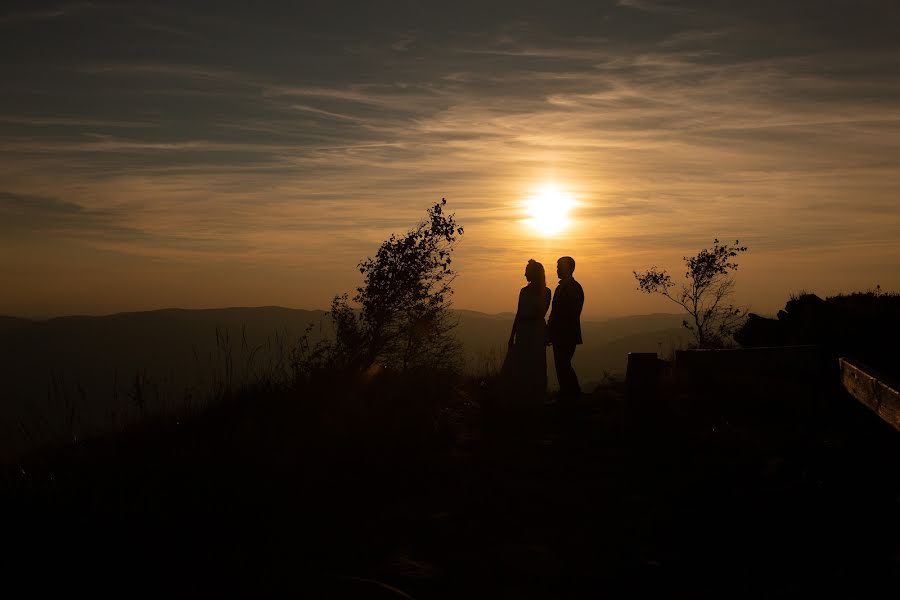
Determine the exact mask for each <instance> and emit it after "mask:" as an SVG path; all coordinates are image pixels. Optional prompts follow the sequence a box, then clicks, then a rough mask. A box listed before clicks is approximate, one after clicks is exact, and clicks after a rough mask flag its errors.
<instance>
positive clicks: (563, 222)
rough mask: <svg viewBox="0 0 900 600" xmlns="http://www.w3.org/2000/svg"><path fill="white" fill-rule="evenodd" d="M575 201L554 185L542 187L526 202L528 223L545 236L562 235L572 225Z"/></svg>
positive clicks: (549, 184)
mask: <svg viewBox="0 0 900 600" xmlns="http://www.w3.org/2000/svg"><path fill="white" fill-rule="evenodd" d="M574 205H575V201H574V199H573V198H572V197H571V196H569V195H568V194H567V193H566V192H564V191H562V190H560V189H559V188H558V187H557V186H555V185H554V184H552V183H548V184H545V185H542V186H541V187H540V188H538V189H537V190H535V191H534V193H533V194H531V195H530V196H529V197H528V199H527V200H526V201H525V211H526V213H527V215H528V219H527V221H526V222H527V223H528V225H529V227H531V228H532V229H533V230H534V231H536V232H537V233H539V234H540V235H543V236H554V235H560V234H562V233H563V232H564V231H565V230H566V229H567V228H568V227H569V225H570V224H571V220H570V218H569V212H570V211H571V210H572V208H573V207H574Z"/></svg>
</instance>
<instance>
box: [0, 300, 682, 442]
mask: <svg viewBox="0 0 900 600" xmlns="http://www.w3.org/2000/svg"><path fill="white" fill-rule="evenodd" d="M457 316H458V317H459V327H458V329H457V335H458V337H459V339H460V340H461V342H462V343H463V348H464V351H465V358H466V365H467V369H468V370H469V371H470V372H472V373H475V374H479V373H482V372H485V371H490V370H493V369H498V368H499V367H500V365H501V364H502V361H503V356H504V354H505V351H506V341H507V339H508V338H509V331H510V327H511V325H512V319H513V315H512V314H511V313H501V314H494V315H489V314H484V313H479V312H477V311H469V310H464V311H458V312H457ZM680 323H681V316H680V315H668V314H653V315H641V316H633V317H625V318H620V319H611V320H606V321H596V322H592V321H586V322H584V323H583V332H584V339H585V344H584V346H582V347H581V348H580V349H579V350H578V352H577V353H576V357H575V361H574V364H575V366H576V369H577V370H578V373H579V375H580V377H581V379H582V382H583V384H584V387H585V388H586V389H591V386H593V385H594V384H595V383H596V382H598V381H599V380H600V379H601V378H602V377H603V375H604V373H607V372H608V373H612V374H619V375H621V374H623V373H624V370H625V365H626V355H627V353H628V352H654V351H661V352H662V353H663V354H664V355H665V354H667V353H669V352H671V349H672V348H673V347H680V346H682V345H684V343H685V342H686V336H685V331H684V330H683V329H680V328H679V326H680ZM309 326H311V330H310V339H311V341H313V342H315V341H316V340H318V339H319V338H320V336H329V335H331V334H332V333H331V332H332V330H331V324H330V321H329V320H328V317H327V314H326V312H325V311H322V310H312V311H310V310H298V309H289V308H282V307H275V306H268V307H258V308H222V309H207V310H182V309H165V310H155V311H147V312H133V313H120V314H114V315H108V316H101V317H89V316H73V317H60V318H54V319H48V320H42V321H37V320H36V321H29V320H26V319H18V318H12V317H0V377H2V380H3V382H4V383H3V386H2V388H0V390H2V391H0V436H7V437H20V438H22V439H38V438H47V437H59V435H60V432H66V431H70V430H72V429H73V428H74V429H80V430H82V431H87V430H91V429H93V426H92V425H91V424H94V423H100V424H104V426H108V425H109V424H114V425H115V424H123V423H127V422H130V421H132V420H133V419H140V418H143V417H144V416H145V415H146V414H148V413H152V412H155V411H162V412H170V411H171V410H172V408H183V407H184V406H186V405H188V406H196V405H197V404H199V403H202V402H203V401H204V399H205V398H206V397H207V396H208V394H209V392H210V391H212V390H214V389H216V388H221V387H222V386H225V385H227V384H228V383H229V382H230V383H232V384H234V385H235V386H238V385H240V384H241V383H243V382H245V381H253V380H254V378H255V374H257V373H259V372H262V371H266V370H271V368H272V367H273V366H277V365H279V361H280V365H281V367H286V365H287V363H286V360H287V358H288V356H289V353H290V350H291V348H293V347H294V346H295V344H296V343H297V340H298V339H300V337H301V336H302V335H303V333H304V332H305V331H306V329H307V327H309ZM550 357H551V353H550V352H549V351H548V367H549V377H550V384H551V386H553V385H555V376H554V373H553V368H552V359H551V358H550ZM283 370H284V369H283ZM79 424H80V425H81V426H80V427H79ZM29 427H39V428H40V431H37V432H35V431H30V430H28V431H24V430H23V428H24V429H28V428H29Z"/></svg>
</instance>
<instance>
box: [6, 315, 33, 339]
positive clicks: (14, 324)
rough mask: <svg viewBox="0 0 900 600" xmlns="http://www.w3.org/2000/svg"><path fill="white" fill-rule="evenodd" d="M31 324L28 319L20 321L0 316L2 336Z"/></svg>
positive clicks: (16, 318)
mask: <svg viewBox="0 0 900 600" xmlns="http://www.w3.org/2000/svg"><path fill="white" fill-rule="evenodd" d="M29 323H31V321H29V320H28V319H20V318H19V317H4V316H0V335H2V334H3V333H5V332H7V331H11V330H13V329H18V328H20V327H24V326H25V325H28V324H29Z"/></svg>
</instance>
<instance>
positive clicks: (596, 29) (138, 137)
mask: <svg viewBox="0 0 900 600" xmlns="http://www.w3.org/2000/svg"><path fill="white" fill-rule="evenodd" d="M681 6H682V7H683V10H682V9H677V7H676V6H674V5H672V4H670V3H662V2H650V1H640V2H639V1H636V0H631V1H628V2H619V3H618V7H615V6H611V5H609V4H605V5H604V4H602V3H598V5H597V7H596V8H595V7H593V6H590V7H587V8H584V9H583V10H584V11H589V12H587V13H586V14H587V16H585V17H583V20H584V21H585V22H584V23H582V22H580V21H579V20H578V19H576V18H575V17H572V18H571V19H565V18H563V17H559V16H556V15H554V19H557V20H553V19H550V18H547V19H536V18H531V19H529V18H522V19H521V20H518V21H516V23H514V24H512V25H510V24H509V23H506V22H499V21H498V22H493V21H492V22H477V23H476V25H474V26H470V25H468V22H466V23H465V25H466V26H467V27H470V29H458V30H457V29H453V30H452V33H447V31H449V30H451V29H450V28H445V27H440V28H438V27H436V28H435V29H434V31H421V30H418V29H417V28H416V27H412V26H410V24H409V23H405V22H399V23H396V24H394V23H393V22H381V23H379V24H378V27H375V26H371V27H370V24H369V23H365V22H363V21H360V22H359V23H356V22H355V21H353V18H355V17H354V16H353V15H351V16H350V17H348V19H350V22H349V24H347V23H343V22H342V24H341V25H340V27H342V28H346V29H340V30H336V31H333V32H332V31H317V32H315V33H316V35H317V36H318V37H316V38H315V39H314V40H313V38H312V33H311V32H308V31H306V30H303V29H302V26H303V25H302V23H303V21H301V20H300V19H299V18H297V17H296V15H294V14H293V13H292V12H290V11H288V12H287V13H286V14H284V15H283V19H282V20H283V21H284V22H277V23H276V22H274V21H271V20H264V22H263V23H262V24H256V25H254V26H253V27H249V26H248V27H244V26H243V25H244V21H245V20H247V19H250V18H256V17H253V16H252V15H248V14H244V13H240V14H232V13H231V12H229V11H233V10H239V9H237V8H232V9H229V10H226V11H224V13H223V14H222V15H218V16H216V17H215V18H214V19H213V18H211V21H210V23H207V24H206V25H204V23H203V21H202V15H194V14H192V15H190V19H188V18H187V16H185V17H184V18H183V19H179V15H178V12H177V10H176V11H175V12H174V13H169V12H166V13H165V14H162V15H161V14H159V13H154V14H152V15H149V16H147V17H146V19H145V20H147V22H161V23H165V24H166V26H167V27H168V26H171V27H172V28H173V32H172V35H171V36H169V37H171V38H172V44H173V45H172V46H171V48H170V47H167V46H160V47H156V46H153V47H152V48H151V46H147V48H151V49H147V50H146V51H142V52H141V53H132V54H128V53H125V52H123V53H122V56H121V57H119V56H113V55H112V53H110V52H97V51H95V52H85V55H84V56H83V57H81V58H82V60H69V61H68V62H66V63H65V64H66V65H67V66H66V68H56V67H54V68H53V69H50V68H49V67H48V65H46V64H42V63H41V61H42V60H44V59H43V58H41V56H39V55H35V57H33V59H32V63H33V64H32V63H29V65H31V66H33V67H34V68H30V70H22V71H21V72H17V73H16V74H14V76H13V77H12V78H11V80H10V84H11V85H10V88H9V89H11V90H17V91H15V92H14V93H13V94H12V95H7V96H6V97H5V98H4V99H3V101H2V102H0V111H2V112H0V115H4V116H0V133H2V139H0V155H2V157H3V161H2V162H3V164H2V166H0V176H2V177H3V180H4V183H5V185H6V189H7V190H8V193H9V194H12V195H13V196H11V197H16V198H64V199H66V200H65V202H67V203H71V206H70V205H69V204H66V205H65V206H67V207H69V208H64V209H63V208H58V207H57V208H56V209H52V210H51V209H49V208H48V209H47V211H48V212H47V213H46V214H45V213H39V212H34V213H29V214H32V215H33V216H32V217H29V219H30V221H29V222H30V223H31V225H30V226H29V227H37V226H38V224H39V223H40V221H41V220H42V219H45V220H46V223H48V224H53V226H54V227H56V226H57V225H58V224H61V223H63V222H70V223H71V224H72V225H73V227H74V228H75V229H77V230H79V231H80V234H79V235H78V236H77V239H78V240H79V243H80V244H83V245H84V246H85V247H90V248H92V249H93V250H96V251H101V250H102V252H104V253H106V254H108V255H110V256H117V255H121V256H131V257H134V256H140V257H142V259H147V260H151V259H152V260H158V261H161V264H175V263H176V262H178V261H182V262H183V263H184V264H195V265H198V268H199V265H203V264H206V263H212V262H217V263H218V261H232V262H234V263H236V264H241V265H245V266H247V268H256V269H262V270H266V272H267V273H269V272H271V273H280V275H275V277H276V279H278V278H280V279H285V278H286V277H287V275H286V274H287V273H288V271H289V270H290V269H293V268H298V266H299V265H305V270H306V271H307V273H306V274H305V275H306V277H307V279H316V278H322V281H327V282H330V283H328V285H326V286H325V287H326V288H328V289H324V288H323V289H320V288H317V290H316V291H310V292H303V293H301V292H297V293H298V294H300V296H299V297H300V298H302V300H298V301H297V302H296V303H297V304H304V305H307V306H322V305H324V304H325V303H326V301H327V297H328V296H329V294H330V293H332V292H335V291H339V290H340V289H345V288H351V287H352V286H353V285H354V283H355V279H354V277H356V273H355V272H354V270H353V265H355V264H356V261H357V260H358V259H359V258H361V257H362V256H365V255H366V254H368V253H371V252H372V251H373V249H374V248H375V247H376V245H377V243H378V242H379V241H380V240H382V239H384V237H386V235H388V234H389V233H390V232H391V231H396V230H399V229H403V228H405V227H406V226H408V225H410V224H412V223H413V222H414V221H415V220H416V219H417V218H418V217H419V216H420V214H421V213H422V210H423V209H424V208H425V207H426V206H427V205H428V204H429V203H430V202H431V201H434V200H436V199H439V198H440V197H441V196H446V197H448V199H449V200H450V201H451V205H452V206H455V207H457V210H458V213H459V217H460V219H461V220H463V221H464V222H466V223H469V224H471V226H470V227H467V234H466V237H467V238H468V240H467V241H466V242H465V244H464V245H463V246H461V248H460V258H459V262H460V265H461V267H463V268H464V273H465V274H466V275H467V276H466V277H462V278H461V279H460V280H459V294H458V302H459V303H460V304H461V305H464V306H472V307H474V308H482V309H488V310H490V309H501V308H503V307H504V306H505V305H501V301H500V300H499V299H498V300H496V302H495V301H494V300H492V299H487V300H486V299H484V298H483V297H484V294H483V293H480V292H479V290H481V289H484V286H486V285H488V284H489V280H490V277H491V276H492V273H493V274H494V275H496V274H497V273H498V272H500V271H503V270H505V269H508V268H512V267H511V265H515V264H518V262H520V261H521V260H522V257H523V256H525V258H528V257H530V256H531V255H532V254H534V253H536V252H538V251H540V252H544V253H547V254H552V253H554V252H557V251H558V252H566V253H577V254H580V255H583V256H585V257H590V259H591V260H589V261H587V262H580V263H579V264H583V265H589V264H592V263H593V264H594V265H595V267H594V269H595V270H593V271H592V270H591V268H590V267H585V268H584V270H583V271H582V273H583V277H584V278H585V281H586V283H587V284H588V285H594V286H596V287H595V289H601V288H602V289H608V290H609V292H610V299H609V303H610V306H608V307H607V309H608V311H609V312H617V311H618V312H622V311H625V310H626V309H630V308H631V307H632V302H633V301H641V299H640V298H637V299H635V298H634V297H633V296H631V295H629V294H631V292H632V291H633V290H631V287H633V286H632V284H631V282H630V281H628V280H627V277H625V279H624V280H620V279H617V278H616V277H617V276H615V275H613V273H619V272H621V273H624V274H625V275H626V276H627V275H629V274H630V270H631V268H633V267H640V266H642V262H643V261H645V260H650V258H651V257H652V256H653V254H654V253H656V255H658V256H660V257H664V256H666V255H671V256H673V257H674V259H675V260H676V261H677V259H678V258H679V257H680V256H681V255H682V254H684V253H686V252H689V251H690V250H691V249H692V248H693V246H694V245H697V244H702V243H705V242H708V241H709V240H710V239H711V238H712V237H716V236H720V237H732V236H733V237H741V238H742V239H744V238H746V239H748V243H750V244H751V247H752V248H754V249H756V250H757V252H759V253H760V254H762V255H768V256H774V255H777V254H778V253H779V252H790V253H793V254H792V256H800V255H802V254H803V253H804V252H805V253H807V255H810V256H811V255H814V254H816V253H826V252H831V251H833V250H834V249H835V248H845V249H846V253H845V256H844V257H843V258H840V259H839V260H837V262H835V263H831V264H828V265H823V266H821V267H818V268H817V269H813V270H812V271H810V272H809V274H806V273H804V275H803V277H808V278H809V279H808V282H807V280H804V282H801V283H798V285H803V286H805V287H809V288H810V289H813V288H816V287H817V286H825V287H827V286H828V285H834V282H836V281H839V280H840V277H842V276H848V274H854V276H856V275H855V274H857V273H862V272H868V273H870V274H871V275H872V276H873V277H874V276H875V274H876V270H875V268H874V267H871V268H870V267H866V266H860V264H862V265H865V264H867V263H866V256H867V255H868V254H867V253H869V254H872V255H875V254H878V255H879V256H882V255H883V254H884V252H886V249H894V250H897V251H898V254H900V247H898V243H900V242H898V241H897V239H896V233H895V232H896V231H897V230H898V228H900V216H898V214H897V211H896V210H895V209H894V208H892V207H894V206H895V201H896V189H897V186H898V185H900V175H898V173H900V158H898V157H900V111H898V108H897V105H896V101H895V99H896V97H897V94H898V93H900V79H898V78H897V76H896V75H894V73H896V72H897V71H896V70H895V68H894V67H896V66H897V65H898V64H900V47H898V45H897V44H893V45H892V44H891V42H889V41H882V42H879V43H880V44H881V45H879V46H877V47H876V48H874V49H873V48H860V47H858V46H857V45H854V44H846V45H842V44H839V43H838V41H832V42H829V43H823V42H822V39H823V38H822V36H821V35H820V33H819V32H818V31H812V30H809V31H807V30H804V29H803V26H802V25H796V26H795V27H794V28H793V29H786V30H782V29H779V28H778V27H775V25H778V26H779V27H781V26H783V22H782V21H777V22H774V21H773V23H774V24H773V23H770V22H769V21H766V15H765V14H762V15H761V14H760V13H759V12H758V11H755V9H753V8H752V7H748V8H746V9H742V10H743V12H741V11H737V10H736V11H735V14H733V15H724V16H723V14H721V13H717V12H716V9H714V8H710V9H709V10H707V11H698V10H694V9H693V8H692V5H691V4H689V3H688V4H683V5H681ZM173 10H174V9H173ZM754 11H755V12H754ZM561 14H563V15H564V14H565V11H563V13H561ZM527 16H528V15H524V17H527ZM328 18H329V15H323V16H322V22H328ZM360 18H361V17H360ZM448 18H449V17H448ZM154 19H155V20H154ZM229 19H231V20H229ZM182 21H184V22H182ZM188 21H189V22H188ZM132 22H134V23H135V25H134V28H133V29H129V30H128V31H127V34H128V35H133V36H136V39H140V36H141V35H151V34H155V33H159V32H151V31H150V30H149V29H148V28H147V27H145V26H143V25H141V24H140V22H143V21H141V19H140V18H138V19H136V20H133V21H132ZM335 22H338V21H335ZM291 24H297V25H296V27H297V28H300V29H297V30H294V31H292V29H291ZM770 24H771V25H772V33H771V35H769V34H766V35H769V37H766V38H765V39H764V41H765V42H766V44H765V45H764V46H763V45H762V44H761V43H759V42H761V41H763V38H761V37H759V36H761V35H763V34H762V33H761V32H763V31H766V26H767V25H770ZM588 25H589V26H588ZM462 26H463V25H459V28H461V27H462ZM354 27H356V29H354ZM151 29H152V28H151ZM174 30H178V31H181V30H183V32H184V33H185V34H188V33H191V32H195V31H202V33H203V35H202V36H201V37H200V38H198V39H197V41H196V44H193V42H192V44H190V45H189V46H191V48H192V49H191V50H190V51H186V50H184V47H185V46H184V42H183V38H182V37H180V36H179V35H178V33H177V31H174ZM413 31H414V32H415V33H414V34H412V33H410V32H413ZM142 32H143V33H142ZM236 32H240V33H241V34H242V35H248V36H249V35H256V37H255V38H253V40H251V41H252V42H253V43H247V44H245V45H244V46H243V47H242V49H241V50H237V49H236V48H235V42H234V39H235V37H234V36H235V35H237V34H238V33H236ZM254 32H255V33H254ZM307 34H308V35H307ZM107 35H109V36H111V37H110V39H114V40H118V39H119V38H117V37H115V36H117V35H123V34H122V32H117V31H114V32H111V33H110V32H107ZM154 39H160V38H159V37H158V36H157V38H154ZM166 39H168V38H166ZM886 39H887V38H885V40H886ZM355 42H358V43H359V44H363V45H365V46H366V47H367V48H370V49H371V50H370V51H367V52H360V51H358V50H359V47H358V45H357V46H354V45H353V44H354V43H355ZM118 43H119V44H120V46H121V47H122V48H128V47H130V46H129V45H128V44H126V43H125V42H123V41H119V42H118ZM60 51H61V50H60ZM47 52H51V53H52V49H50V50H47ZM38 67H41V68H38ZM40 73H53V76H52V77H50V76H38V75H36V74H40ZM15 86H18V87H15ZM24 90H32V91H27V92H26V91H24ZM34 90H36V91H34ZM546 179H553V180H556V181H557V182H559V183H560V184H562V185H564V186H566V187H567V188H569V189H570V191H571V192H572V193H573V194H574V195H575V196H576V197H577V198H578V200H579V207H578V209H577V210H576V217H577V225H576V227H574V228H573V230H572V231H571V233H570V235H569V237H567V238H566V239H564V240H544V239H540V238H537V237H535V236H534V235H532V234H531V233H530V232H529V231H528V230H527V229H526V228H523V227H521V226H520V225H519V221H520V220H521V215H520V212H521V207H520V204H521V199H522V198H523V197H524V195H526V194H527V193H528V191H529V188H530V187H531V186H533V185H536V184H538V183H540V182H541V181H543V180H546ZM39 204H40V203H38V204H36V205H35V206H37V205H39ZM43 205H44V206H45V207H46V206H51V207H52V206H55V205H53V203H52V202H51V203H49V204H48V203H47V202H46V201H44V203H43ZM16 206H19V209H21V203H20V204H18V205H16ZM73 206H74V207H78V209H77V210H75V209H74V208H72V207H73ZM19 209H17V210H19ZM7 210H10V209H9V207H8V206H7ZM22 210H24V209H22ZM39 215H44V216H39ZM51 215H52V216H51ZM21 219H22V217H19V220H18V221H9V222H15V223H19V225H16V226H15V227H18V228H19V231H25V228H24V227H25V226H24V225H22V223H23V222H24V221H22V220H21ZM79 224H80V225H79ZM7 227H10V226H9V225H7ZM104 228H106V229H108V230H109V231H113V232H116V233H115V234H114V235H112V236H106V235H104V234H103V230H104ZM29 231H32V230H29ZM19 237H20V239H21V240H24V238H25V237H27V236H19ZM21 243H23V244H24V243H25V242H24V241H21ZM567 245H568V246H567ZM551 258H552V256H551V257H549V258H548V257H545V259H547V260H550V259H551ZM110 260H112V259H110ZM654 260H655V259H654ZM659 260H660V261H662V260H663V258H659ZM601 263H602V264H601ZM779 264H782V263H779ZM0 267H2V264H0ZM779 268H789V267H786V266H782V267H779ZM867 269H868V271H867ZM518 272H519V267H518V266H516V267H515V273H514V274H513V275H510V278H511V279H515V278H516V277H518ZM335 273H337V274H338V275H335ZM752 273H753V272H752V270H751V271H750V275H747V276H748V277H751V278H752V276H753V275H752ZM467 277H468V279H467ZM884 281H885V280H884V279H882V281H881V282H882V283H883V282H884ZM897 283H898V285H900V281H898V282H897ZM883 285H886V284H884V283H883ZM328 286H331V287H328ZM292 289H293V288H292ZM761 289H766V290H769V291H767V292H766V293H765V294H764V293H762V292H761V293H760V294H759V298H761V299H763V301H764V302H768V303H770V304H773V305H774V303H776V302H777V299H778V298H780V297H781V296H783V295H784V294H785V290H783V289H774V288H772V287H771V286H766V285H763V286H762V288H761ZM303 294H306V295H303ZM766 294H768V295H766ZM210 303H215V302H214V301H213V300H210ZM617 307H618V308H617ZM507 308H508V307H507ZM0 311H2V307H0ZM598 312H602V311H598Z"/></svg>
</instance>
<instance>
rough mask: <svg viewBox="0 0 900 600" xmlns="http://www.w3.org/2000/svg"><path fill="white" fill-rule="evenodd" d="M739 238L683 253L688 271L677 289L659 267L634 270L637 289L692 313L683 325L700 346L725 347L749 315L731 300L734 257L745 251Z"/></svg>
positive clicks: (714, 241) (736, 265)
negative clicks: (687, 254) (729, 299)
mask: <svg viewBox="0 0 900 600" xmlns="http://www.w3.org/2000/svg"><path fill="white" fill-rule="evenodd" d="M746 251H747V247H746V246H741V245H740V241H739V240H735V241H734V244H723V243H720V242H719V240H718V239H715V240H713V245H712V247H710V248H704V249H702V250H700V251H699V252H698V253H697V254H696V255H695V256H690V257H688V256H683V257H682V260H684V264H685V266H686V267H687V271H686V272H685V274H684V278H685V281H684V283H683V284H682V285H681V289H680V290H678V291H675V289H674V288H675V287H676V284H675V282H674V281H672V276H671V275H669V274H668V273H667V272H666V271H665V270H659V269H657V267H656V266H653V267H650V269H649V270H648V271H646V272H645V273H639V272H638V271H633V273H634V278H635V279H636V280H637V282H638V289H639V290H640V291H642V292H644V293H646V294H660V295H662V296H665V297H666V298H668V299H669V300H671V301H672V302H674V303H675V304H677V305H679V306H681V307H682V308H683V309H684V310H686V311H687V313H688V315H689V316H690V321H688V320H687V319H685V320H684V321H683V322H682V324H683V325H684V327H685V328H686V329H688V330H689V331H690V332H691V333H692V334H693V335H694V342H695V343H696V345H697V347H698V348H711V347H719V346H722V345H723V344H724V343H725V341H726V340H727V339H728V338H729V337H730V336H731V335H732V334H733V333H734V331H735V330H736V329H737V328H738V327H740V325H741V324H742V323H743V321H744V318H745V317H746V316H747V309H746V308H744V307H741V306H736V305H734V304H730V303H728V298H729V297H730V296H731V295H732V294H733V293H734V279H732V277H731V275H732V273H733V272H734V271H736V270H737V268H738V264H737V261H736V260H734V259H735V258H736V257H737V256H738V254H740V253H742V252H746Z"/></svg>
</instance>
